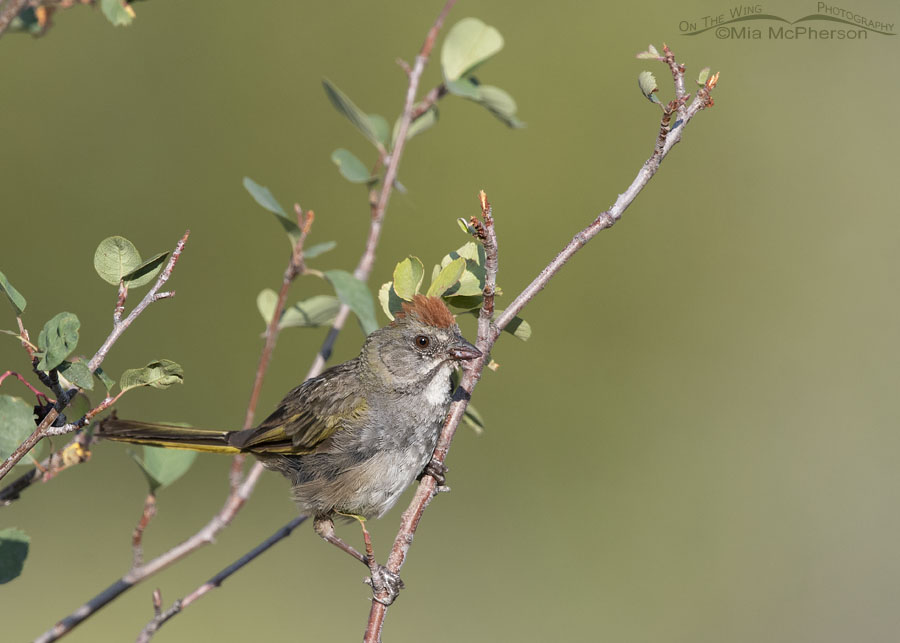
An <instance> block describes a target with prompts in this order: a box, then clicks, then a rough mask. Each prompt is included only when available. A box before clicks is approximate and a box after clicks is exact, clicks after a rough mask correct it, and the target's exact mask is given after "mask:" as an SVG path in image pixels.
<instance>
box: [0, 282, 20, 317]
mask: <svg viewBox="0 0 900 643" xmlns="http://www.w3.org/2000/svg"><path fill="white" fill-rule="evenodd" d="M0 290H2V291H3V292H4V294H5V295H6V296H7V297H9V303H11V304H12V305H13V308H15V309H16V314H17V315H21V314H22V313H23V312H24V311H25V305H26V301H25V298H24V297H23V296H22V294H21V293H20V292H19V291H18V290H16V289H15V288H13V285H12V284H11V283H9V279H7V278H6V275H4V274H3V273H2V272H0Z"/></svg>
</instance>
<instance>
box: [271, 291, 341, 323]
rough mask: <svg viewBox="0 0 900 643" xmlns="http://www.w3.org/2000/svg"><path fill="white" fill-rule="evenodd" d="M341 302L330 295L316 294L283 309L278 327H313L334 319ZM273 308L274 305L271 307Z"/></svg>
mask: <svg viewBox="0 0 900 643" xmlns="http://www.w3.org/2000/svg"><path fill="white" fill-rule="evenodd" d="M340 308H341V302H340V300H339V299H338V298H337V297H332V296H331V295H316V296H315V297H310V298H309V299H306V300H304V301H299V302H297V303H296V304H294V305H293V306H290V307H288V308H285V309H284V314H283V315H282V316H281V321H279V322H278V327H279V328H292V327H295V328H315V327H316V326H325V325H326V324H330V323H331V322H333V321H334V318H335V317H337V314H338V310H340ZM273 310H274V307H273Z"/></svg>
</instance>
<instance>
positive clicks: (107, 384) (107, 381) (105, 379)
mask: <svg viewBox="0 0 900 643" xmlns="http://www.w3.org/2000/svg"><path fill="white" fill-rule="evenodd" d="M94 375H96V376H97V379H99V380H100V382H102V384H103V387H104V388H105V389H106V393H107V395H108V394H109V392H110V391H112V388H113V386H115V385H116V383H115V381H114V380H113V378H111V377H110V376H109V375H107V374H106V372H105V371H104V370H103V369H102V368H100V367H99V366H98V367H97V370H96V371H94Z"/></svg>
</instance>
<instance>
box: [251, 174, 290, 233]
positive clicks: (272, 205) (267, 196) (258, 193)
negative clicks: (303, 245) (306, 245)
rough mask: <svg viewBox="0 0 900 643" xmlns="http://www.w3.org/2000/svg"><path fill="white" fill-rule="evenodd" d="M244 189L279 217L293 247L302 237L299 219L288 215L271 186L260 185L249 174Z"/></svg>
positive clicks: (279, 221)
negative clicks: (270, 188)
mask: <svg viewBox="0 0 900 643" xmlns="http://www.w3.org/2000/svg"><path fill="white" fill-rule="evenodd" d="M244 189H245V190H247V192H249V193H250V196H252V197H253V200H254V201H256V202H257V203H258V204H259V205H261V206H262V207H264V208H265V209H266V210H268V211H269V212H271V213H272V214H274V215H275V216H276V217H277V218H278V223H280V224H281V227H282V228H284V231H285V232H287V235H288V239H290V242H291V246H292V247H293V246H294V245H295V244H296V243H297V241H298V240H299V239H300V226H298V225H297V220H296V219H294V218H293V217H289V216H288V214H287V212H285V211H284V208H282V207H281V204H280V203H279V202H278V201H277V200H276V199H275V197H274V196H272V193H271V192H270V191H269V188H267V187H265V186H262V185H260V184H259V183H257V182H256V181H254V180H253V179H251V178H250V177H249V176H245V177H244Z"/></svg>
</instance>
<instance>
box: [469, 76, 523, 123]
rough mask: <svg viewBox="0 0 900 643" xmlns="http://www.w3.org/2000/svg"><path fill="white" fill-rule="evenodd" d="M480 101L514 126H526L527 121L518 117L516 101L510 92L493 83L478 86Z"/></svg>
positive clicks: (505, 121)
mask: <svg viewBox="0 0 900 643" xmlns="http://www.w3.org/2000/svg"><path fill="white" fill-rule="evenodd" d="M478 96H479V98H478V102H479V103H480V104H481V105H483V106H484V107H486V108H487V110H488V111H489V112H490V113H491V114H493V115H494V116H496V117H497V118H499V119H500V120H501V121H503V122H504V123H506V124H507V125H508V126H509V127H512V128H517V129H518V128H522V127H525V123H524V122H523V121H520V120H519V119H518V118H516V110H517V109H518V108H517V106H516V101H515V100H513V97H512V96H510V95H509V94H508V93H506V92H505V91H503V90H502V89H500V88H499V87H494V86H493V85H479V86H478Z"/></svg>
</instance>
